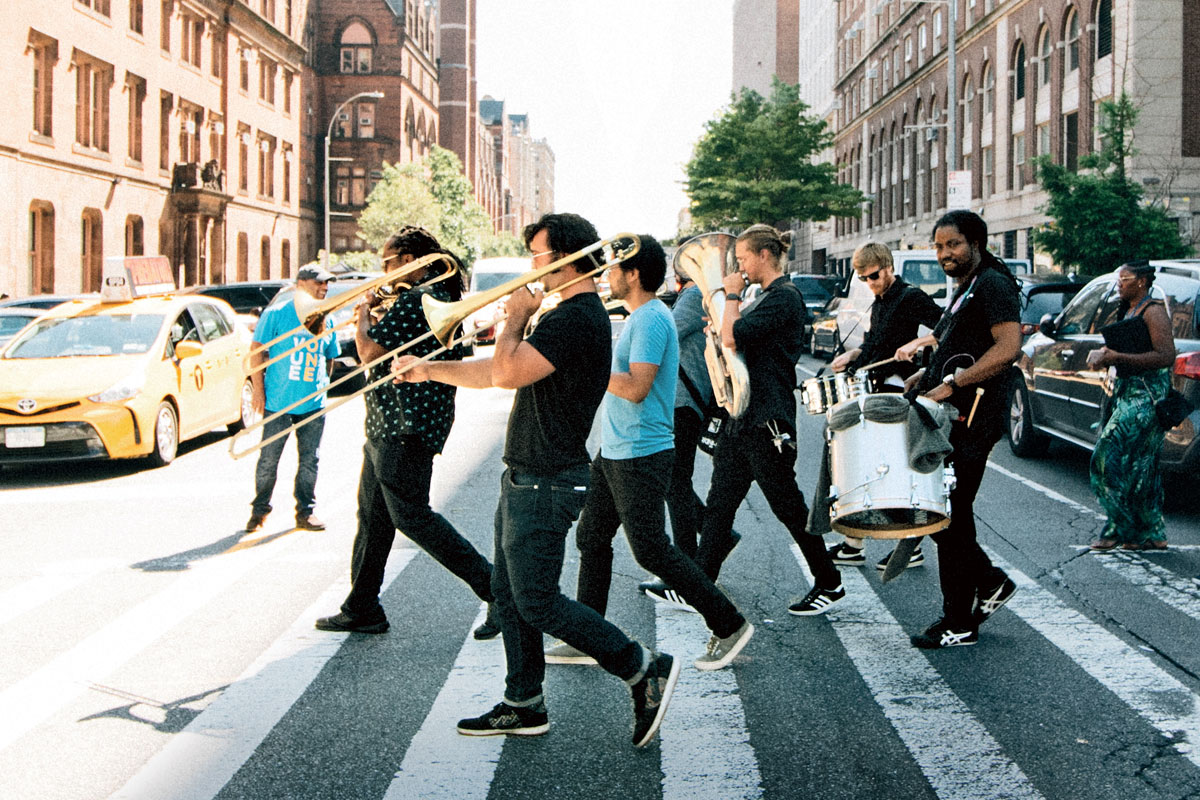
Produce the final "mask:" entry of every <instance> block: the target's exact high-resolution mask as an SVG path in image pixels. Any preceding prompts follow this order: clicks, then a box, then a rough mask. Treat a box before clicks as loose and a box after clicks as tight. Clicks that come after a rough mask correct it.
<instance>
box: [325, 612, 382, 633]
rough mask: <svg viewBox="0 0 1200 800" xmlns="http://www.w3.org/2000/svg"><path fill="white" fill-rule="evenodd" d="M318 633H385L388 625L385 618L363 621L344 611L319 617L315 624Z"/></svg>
mask: <svg viewBox="0 0 1200 800" xmlns="http://www.w3.org/2000/svg"><path fill="white" fill-rule="evenodd" d="M314 627H316V629H317V630H319V631H333V632H335V633H387V629H388V628H389V627H390V626H389V625H388V621H387V618H386V617H385V618H383V619H375V620H371V619H363V618H362V617H352V616H350V615H349V614H347V613H346V612H344V611H339V612H338V613H336V614H334V615H333V616H332V617H321V618H320V619H318V620H317V621H316V623H315V626H314Z"/></svg>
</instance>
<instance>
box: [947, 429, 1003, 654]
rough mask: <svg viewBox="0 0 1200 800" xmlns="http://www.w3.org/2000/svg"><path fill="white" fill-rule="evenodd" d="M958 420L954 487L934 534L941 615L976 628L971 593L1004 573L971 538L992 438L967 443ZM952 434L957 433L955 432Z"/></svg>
mask: <svg viewBox="0 0 1200 800" xmlns="http://www.w3.org/2000/svg"><path fill="white" fill-rule="evenodd" d="M962 430H965V426H963V424H962V423H960V422H955V423H954V428H953V429H952V431H951V435H950V443H951V444H953V445H954V447H955V455H954V456H953V457H952V459H951V460H952V463H953V464H954V479H955V481H956V483H955V487H954V489H952V490H951V491H950V525H949V527H947V528H945V529H944V530H942V531H939V532H938V533H935V534H933V536H932V537H930V538H932V539H933V541H934V542H936V543H937V547H938V578H939V580H940V582H941V585H942V615H943V616H944V617H945V620H946V622H947V624H949V625H950V626H951V627H952V628H954V629H956V630H961V629H962V628H974V627H975V623H974V622H973V621H972V619H971V616H972V613H973V612H974V609H975V596H976V595H977V594H978V593H979V592H980V591H981V590H982V591H991V590H993V589H995V588H996V587H997V586H999V585H1000V584H1001V583H1002V582H1003V581H1004V579H1005V578H1006V577H1008V576H1007V575H1005V574H1004V570H1002V569H1000V568H999V567H996V566H995V565H993V564H992V561H991V559H989V558H988V557H987V553H985V552H983V548H982V547H980V546H979V542H978V541H976V539H975V509H974V506H975V496H976V495H977V494H978V493H979V485H980V483H982V482H983V473H984V471H985V470H986V469H987V457H988V453H989V452H990V451H991V447H992V446H994V445H995V441H993V442H991V443H990V444H988V443H986V442H984V443H983V444H981V443H980V442H979V441H974V442H969V443H968V442H965V441H964V440H965V438H966V437H965V436H963V435H962V433H961V431H962ZM955 434H958V435H957V436H956V435H955Z"/></svg>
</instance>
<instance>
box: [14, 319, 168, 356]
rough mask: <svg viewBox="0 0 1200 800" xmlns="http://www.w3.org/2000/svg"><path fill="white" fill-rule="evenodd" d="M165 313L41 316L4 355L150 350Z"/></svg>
mask: <svg viewBox="0 0 1200 800" xmlns="http://www.w3.org/2000/svg"><path fill="white" fill-rule="evenodd" d="M162 324H163V315H162V314H99V315H95V316H86V317H67V318H57V319H47V320H42V321H41V322H39V323H37V324H36V325H34V326H33V327H31V328H30V329H29V330H27V331H25V333H24V334H22V335H21V336H20V337H19V338H17V339H16V340H15V341H14V342H13V343H12V345H11V346H10V347H9V348H8V349H7V350H6V351H5V353H4V357H5V358H67V357H69V356H121V355H133V354H138V353H145V352H147V351H148V350H149V349H150V348H151V347H152V346H153V345H154V340H155V339H156V338H157V337H158V333H159V331H160V330H161V329H162Z"/></svg>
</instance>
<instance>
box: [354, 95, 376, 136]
mask: <svg viewBox="0 0 1200 800" xmlns="http://www.w3.org/2000/svg"><path fill="white" fill-rule="evenodd" d="M355 118H356V121H357V123H358V137H359V138H360V139H374V138H375V104H374V103H359V104H358V111H357V113H356V114H355Z"/></svg>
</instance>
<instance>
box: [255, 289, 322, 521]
mask: <svg viewBox="0 0 1200 800" xmlns="http://www.w3.org/2000/svg"><path fill="white" fill-rule="evenodd" d="M333 278H334V276H333V275H332V274H330V273H329V272H326V271H325V270H323V269H321V268H320V267H319V266H311V267H302V268H301V269H300V271H299V272H297V273H296V292H295V295H294V297H295V299H296V300H303V299H304V298H305V296H307V297H311V298H315V299H317V300H322V299H324V298H325V293H326V291H327V290H328V289H329V281H331V280H333ZM303 321H304V320H301V319H300V313H299V312H298V311H297V310H296V303H295V302H281V303H277V304H272V305H270V306H268V307H267V309H266V310H265V311H263V313H262V316H261V317H259V319H258V324H257V325H256V326H255V327H254V342H255V344H256V345H257V347H255V348H254V351H253V353H252V355H251V365H252V366H251V370H252V371H251V376H250V384H251V387H252V390H253V403H254V410H255V411H256V412H258V413H260V414H262V413H266V414H268V415H270V417H271V418H269V419H267V420H265V423H266V424H265V425H264V426H263V441H266V440H267V439H269V438H271V437H273V436H275V435H276V434H279V433H284V435H282V436H280V437H279V438H278V439H276V440H275V441H273V442H271V443H269V444H267V445H266V446H265V447H263V448H262V451H261V452H260V453H259V454H258V466H257V468H256V469H255V470H254V490H255V494H254V501H253V503H252V504H251V510H250V521H249V522H247V523H246V531H247V532H252V531H256V530H258V529H259V528H261V527H262V526H263V521H264V520H265V519H266V518H267V514H270V513H271V495H272V494H273V493H274V491H275V476H276V473H277V471H278V469H279V457H280V456H281V455H283V446H284V445H285V444H287V434H286V431H288V430H291V429H292V428H295V433H296V450H297V451H298V453H299V464H298V466H297V467H296V485H295V489H294V493H295V495H296V527H297V528H301V529H303V530H308V531H323V530H325V523H324V522H321V520H319V519H317V518H316V516H314V515H313V505H314V504H315V503H316V486H317V460H318V451H319V449H320V446H321V434H322V432H324V430H325V420H324V418H323V417H321V416H320V411H321V409H323V408H324V407H325V392H324V391H323V390H324V388H325V387H326V386H328V385H329V375H330V373H331V372H332V371H333V360H334V359H335V358H337V357H338V354H339V353H340V352H341V349H340V348H339V347H338V343H337V337H336V336H334V335H333V334H332V333H330V332H329V329H330V328H331V327H332V325H333V323H332V321H331V320H329V319H325V320H324V321H323V324H324V331H323V332H322V333H321V335H319V336H317V335H314V334H313V333H311V332H309V331H308V330H306V329H305V327H304V326H303V325H302V324H301V323H302V322H303ZM289 332H290V333H291V334H292V335H290V336H289V335H288V333H289ZM289 350H290V351H292V352H291V354H290V356H289V357H286V358H279V359H278V360H275V361H274V362H273V363H271V364H269V365H268V366H267V367H266V369H263V368H262V365H263V364H264V363H266V362H267V360H268V359H269V358H271V357H272V356H278V355H280V354H282V353H284V352H285V351H289ZM303 398H308V400H307V401H306V402H303V403H301V404H300V405H297V406H296V407H295V408H291V409H290V411H289V412H288V413H286V414H275V413H274V412H277V411H282V410H283V409H286V408H289V406H292V405H294V404H295V403H296V402H297V401H299V400H301V399H303ZM310 416H315V417H317V418H316V419H311V420H309V419H307V418H308V417H310Z"/></svg>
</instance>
